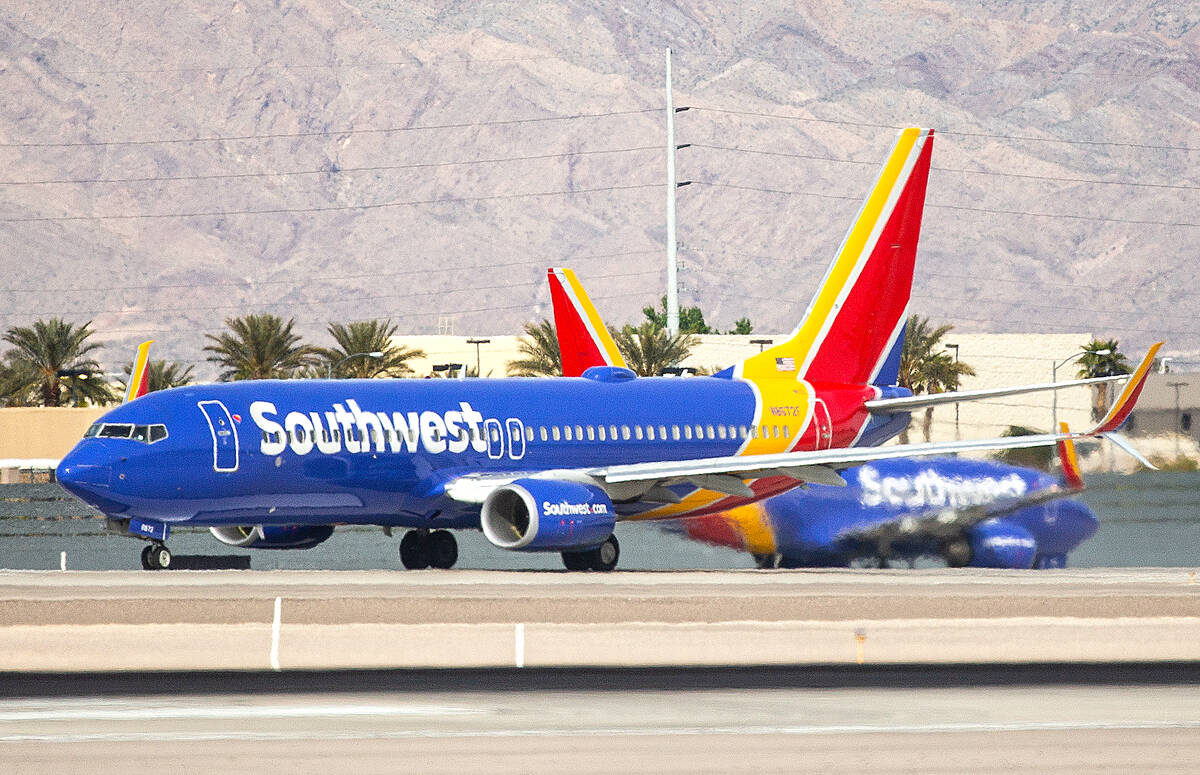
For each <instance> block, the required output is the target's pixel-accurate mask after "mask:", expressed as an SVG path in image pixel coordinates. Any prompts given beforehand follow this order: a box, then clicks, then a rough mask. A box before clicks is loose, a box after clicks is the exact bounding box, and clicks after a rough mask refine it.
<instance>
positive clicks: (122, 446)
mask: <svg viewBox="0 0 1200 775" xmlns="http://www.w3.org/2000/svg"><path fill="white" fill-rule="evenodd" d="M764 394H766V395H765V397H764ZM877 395H879V389H877V388H874V387H871V386H817V387H814V386H812V385H808V384H807V383H804V382H803V381H796V380H794V379H789V380H787V382H786V386H780V387H779V389H778V390H771V389H769V388H768V389H765V390H764V389H759V388H757V387H756V386H754V385H752V384H751V383H749V382H746V381H743V380H739V379H725V378H688V379H679V378H632V375H631V374H630V373H629V372H626V371H624V370H619V369H598V370H595V373H593V374H590V375H589V376H588V377H585V378H578V379H554V380H547V379H502V380H489V379H474V380H288V381H277V380H263V381H246V382H235V383H218V384H208V385H198V386H188V387H183V388H176V389H173V390H167V391H161V392H157V393H151V394H149V395H147V396H144V397H142V398H139V399H137V400H136V401H133V402H130V403H128V404H125V405H122V406H121V407H118V408H116V409H114V410H113V411H111V412H109V413H108V414H106V415H105V416H104V417H103V418H101V419H100V421H99V422H98V423H97V424H96V426H93V430H92V431H89V434H90V435H89V437H87V438H84V439H83V440H82V441H81V442H80V443H79V444H78V445H77V446H76V448H75V449H74V450H73V451H72V452H71V453H70V455H69V456H68V458H67V459H65V460H64V461H63V465H62V467H61V469H60V470H61V471H63V475H62V479H63V481H64V484H65V485H66V486H67V487H68V488H69V489H71V490H72V491H73V492H75V493H76V494H78V495H79V496H80V497H82V498H83V499H84V500H87V501H89V502H90V503H92V504H93V505H95V506H96V507H97V508H99V509H100V510H101V511H103V512H105V513H106V514H108V515H109V516H113V517H120V518H131V517H137V518H140V519H148V520H155V521H159V522H164V523H175V524H178V523H191V524H197V525H206V526H213V525H218V526H219V525H230V524H248V523H256V524H331V523H358V524H383V525H396V526H410V527H428V526H431V525H436V526H439V527H476V526H478V519H479V517H478V514H479V508H478V505H477V504H471V503H462V502H459V501H457V500H454V499H451V498H449V497H447V496H446V493H445V487H446V485H447V483H448V482H451V481H453V480H454V479H456V478H457V477H459V476H461V475H464V474H467V473H471V474H481V473H482V474H489V473H494V474H505V473H513V474H520V473H521V472H526V471H539V472H540V471H547V470H555V469H580V468H587V467H590V466H601V465H611V464H614V463H636V462H642V461H651V460H653V461H659V460H684V459H692V458H707V457H721V456H728V455H736V454H755V453H765V452H782V451H786V450H808V449H817V448H821V449H824V448H828V447H831V446H833V447H838V446H847V445H850V444H851V443H854V442H855V441H856V439H857V442H858V443H860V444H862V443H872V444H877V443H879V442H880V441H883V440H885V439H886V438H887V437H889V436H890V435H892V434H893V433H894V432H895V427H894V426H895V425H896V423H895V422H891V423H887V424H883V423H875V424H870V423H869V422H868V420H869V415H868V413H867V411H866V410H865V409H864V408H863V401H864V400H866V399H870V398H875V397H876V396H877ZM155 425H158V426H161V427H163V428H165V429H166V435H165V438H161V439H157V440H154V441H152V442H150V441H149V440H148V439H142V440H138V439H136V438H126V437H122V436H123V435H124V433H125V428H126V426H132V427H133V428H135V429H136V428H148V427H150V426H155ZM135 433H136V431H135ZM775 479H780V480H785V479H786V478H785V477H775ZM794 484H795V483H794V480H786V481H780V482H776V483H775V485H774V486H773V490H772V492H778V491H781V490H780V488H783V489H786V488H787V487H790V486H794ZM695 490H696V488H695V487H686V486H683V487H682V491H683V492H684V494H687V493H693V492H695ZM713 495H714V496H715V495H716V494H715V493H714V494H713ZM701 500H703V499H701ZM712 500H714V501H715V500H717V498H716V497H714V498H713V499H712ZM724 500H725V501H726V504H725V505H723V506H722V508H726V507H728V505H729V504H728V501H729V498H728V497H725V498H724ZM695 504H696V502H692V504H691V505H690V506H688V508H690V509H692V511H697V513H698V512H699V511H702V510H703V508H704V506H699V507H696V506H695ZM616 508H617V511H618V513H619V514H620V515H622V517H624V518H629V517H635V516H636V517H644V518H654V517H669V516H678V515H679V513H680V507H679V506H675V505H673V506H671V507H663V506H661V505H660V504H653V503H645V502H640V501H634V502H631V503H618V504H616Z"/></svg>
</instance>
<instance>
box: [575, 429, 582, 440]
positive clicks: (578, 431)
mask: <svg viewBox="0 0 1200 775" xmlns="http://www.w3.org/2000/svg"><path fill="white" fill-rule="evenodd" d="M575 440H576V441H583V427H582V426H579V425H576V426H575Z"/></svg>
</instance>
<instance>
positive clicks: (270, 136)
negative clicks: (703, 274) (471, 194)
mask: <svg viewBox="0 0 1200 775" xmlns="http://www.w3.org/2000/svg"><path fill="white" fill-rule="evenodd" d="M661 110H662V108H636V109H631V110H613V111H608V112H604V113H574V114H571V115H568V116H541V117H539V118H510V119H498V120H495V121H469V122H460V123H454V124H423V125H421V126H400V127H383V128H378V129H354V128H346V129H314V130H312V131H308V132H273V133H266V134H248V135H220V136H212V137H175V138H153V139H139V140H80V141H74V142H54V143H40V142H39V143H30V142H26V143H0V148H102V147H108V146H114V145H169V144H176V143H220V142H232V141H235V140H275V139H281V138H297V137H328V136H331V135H336V136H339V137H340V136H343V135H365V134H392V133H397V132H417V131H424V130H429V129H468V128H474V127H485V126H512V125H515V124H537V123H544V122H546V121H573V120H576V119H581V118H608V117H611V116H632V115H637V114H641V113H657V112H659V111H661Z"/></svg>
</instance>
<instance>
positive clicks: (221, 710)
mask: <svg viewBox="0 0 1200 775" xmlns="http://www.w3.org/2000/svg"><path fill="white" fill-rule="evenodd" d="M486 712H487V711H485V710H481V709H477V708H458V707H451V706H439V705H258V706H246V705H212V706H203V705H201V706H196V707H190V708H181V707H177V706H174V705H168V704H165V703H163V704H147V703H145V702H139V703H137V704H136V705H134V704H126V703H119V702H118V703H104V702H102V703H95V704H90V703H89V704H87V705H84V706H82V707H79V706H76V707H67V708H54V707H50V708H38V707H25V708H20V707H18V708H8V709H4V708H0V724H3V723H12V722H21V721H158V720H190V719H205V720H221V719H227V720H230V721H244V720H246V719H277V718H287V719H303V718H344V717H364V716H383V717H395V716H416V717H425V716H462V715H470V714H480V713H486ZM185 734H186V733H185Z"/></svg>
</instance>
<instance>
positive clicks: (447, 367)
mask: <svg viewBox="0 0 1200 775" xmlns="http://www.w3.org/2000/svg"><path fill="white" fill-rule="evenodd" d="M462 367H463V365H462V364H461V363H437V364H434V366H433V370H434V371H436V372H443V371H444V372H446V378H447V379H451V378H453V375H454V373H455V372H457V371H460V370H461V369H462Z"/></svg>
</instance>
